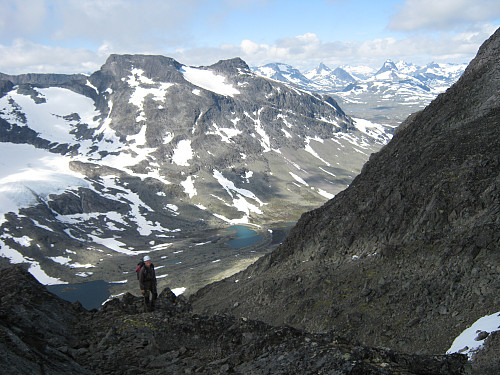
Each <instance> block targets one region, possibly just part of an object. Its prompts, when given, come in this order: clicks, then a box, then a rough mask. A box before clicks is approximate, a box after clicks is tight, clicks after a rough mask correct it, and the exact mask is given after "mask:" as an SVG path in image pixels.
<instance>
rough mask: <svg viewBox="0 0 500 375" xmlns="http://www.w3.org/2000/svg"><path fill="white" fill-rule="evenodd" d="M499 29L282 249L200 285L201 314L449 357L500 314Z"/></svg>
mask: <svg viewBox="0 0 500 375" xmlns="http://www.w3.org/2000/svg"><path fill="white" fill-rule="evenodd" d="M499 54H500V29H499V30H497V31H496V32H495V33H494V35H493V36H492V37H491V38H490V39H489V40H487V41H486V42H485V43H484V44H483V46H482V47H481V48H480V50H479V52H478V54H477V57H476V58H475V59H474V60H473V61H472V62H471V63H470V65H469V67H468V68H467V70H466V71H465V73H464V75H463V76H462V77H461V79H460V80H459V81H458V82H457V83H456V84H455V85H454V86H452V87H451V88H450V89H448V90H447V92H446V93H444V94H441V95H440V96H438V97H437V99H436V100H434V101H433V102H432V103H431V104H430V105H429V106H428V107H427V108H426V109H425V110H423V111H421V112H419V113H417V114H415V115H413V116H411V117H409V118H408V120H406V122H405V123H403V124H402V125H401V126H400V127H399V129H398V131H397V133H396V134H395V136H394V138H393V139H392V140H391V142H389V144H388V145H387V146H385V147H384V148H383V149H382V150H381V151H380V152H378V153H376V154H373V155H372V156H371V157H370V160H369V161H368V162H367V163H366V164H365V166H364V168H363V170H362V172H361V174H360V175H359V176H358V177H356V178H355V179H354V181H353V182H352V184H351V185H350V186H349V187H348V188H347V189H346V190H345V191H343V192H342V193H340V194H338V195H337V196H336V197H335V198H334V199H332V200H330V201H329V202H327V203H326V204H325V205H324V206H322V207H321V208H319V209H316V210H314V211H310V212H307V213H305V214H304V215H303V216H302V217H301V219H300V221H299V222H298V223H297V225H296V226H295V227H294V228H293V229H292V231H291V233H290V235H289V237H288V238H287V239H286V241H284V243H283V244H282V245H281V246H280V247H279V248H278V249H277V250H276V251H274V252H273V253H271V254H268V255H267V256H265V257H263V258H261V259H260V260H259V261H258V262H257V263H256V264H254V265H253V266H251V267H250V268H248V269H247V270H246V271H244V272H242V273H240V274H237V275H234V276H233V277H231V278H229V279H226V280H224V281H221V282H219V283H217V284H212V285H209V286H207V287H206V288H204V289H202V290H201V291H199V292H198V293H197V295H196V296H194V298H193V299H192V302H193V305H194V308H195V311H200V312H219V313H222V312H224V313H231V314H235V315H237V316H247V317H251V318H255V319H262V320H264V321H266V322H269V323H272V324H289V325H292V326H294V327H298V328H304V329H307V330H311V331H316V332H321V331H326V330H330V329H333V330H334V331H335V332H338V333H341V334H344V335H348V336H349V337H353V338H356V339H358V340H360V341H362V342H363V343H366V344H370V345H376V346H386V347H390V348H393V349H398V350H404V351H409V352H419V353H444V352H445V351H446V350H447V349H448V348H449V347H450V345H451V343H452V341H453V339H454V338H455V337H456V336H458V334H459V333H460V332H462V331H463V330H464V329H465V328H466V327H468V326H470V325H471V324H472V323H473V322H474V321H475V320H477V319H478V318H480V317H482V316H485V315H489V314H492V313H495V312H497V311H498V310H499V307H500V295H499V293H498V290H500V256H499V254H500V96H499V92H500V62H499V60H498V56H499Z"/></svg>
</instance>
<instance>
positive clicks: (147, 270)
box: [139, 255, 158, 311]
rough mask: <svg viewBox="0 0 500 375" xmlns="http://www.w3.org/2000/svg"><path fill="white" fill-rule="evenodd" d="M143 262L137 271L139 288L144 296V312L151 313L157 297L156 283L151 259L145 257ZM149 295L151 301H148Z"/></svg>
mask: <svg viewBox="0 0 500 375" xmlns="http://www.w3.org/2000/svg"><path fill="white" fill-rule="evenodd" d="M143 260H144V266H142V267H141V270H140V271H139V286H140V288H141V292H142V295H143V296H144V305H145V307H144V309H145V311H153V310H154V308H155V301H156V298H157V297H158V293H157V291H156V286H157V284H158V282H157V281H156V274H155V267H154V265H153V263H151V258H150V257H149V256H148V255H146V256H145V257H144V259H143ZM149 293H151V300H150V299H149Z"/></svg>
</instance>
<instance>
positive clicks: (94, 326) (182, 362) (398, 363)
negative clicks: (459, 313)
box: [0, 267, 467, 375]
mask: <svg viewBox="0 0 500 375" xmlns="http://www.w3.org/2000/svg"><path fill="white" fill-rule="evenodd" d="M0 283H1V285H2V288H1V290H0V298H1V305H0V350H1V352H0V353H1V354H0V370H1V371H2V373H3V374H23V375H24V374H30V375H38V374H40V375H41V374H68V375H70V374H71V375H79V374H82V375H91V374H186V373H200V374H226V373H230V374H254V373H259V374H332V373H335V374H339V375H344V374H345V375H348V374H352V375H355V374H371V375H378V374H380V375H383V374H387V375H388V374H394V373H402V374H408V375H462V374H465V373H466V369H467V363H466V357H465V356H463V355H454V356H416V355H406V354H399V353H395V352H392V351H388V350H383V349H373V348H368V347H362V346H359V345H358V344H357V343H351V342H348V341H346V340H343V339H341V338H339V337H336V336H334V335H332V334H322V335H320V334H309V333H306V332H303V331H299V330H296V329H293V328H290V327H271V326H269V325H266V324H264V323H262V322H257V321H251V320H247V319H237V318H234V317H228V316H212V317H204V316H199V315H194V314H192V313H191V312H190V306H189V304H188V303H187V302H186V301H185V300H183V299H180V298H177V297H175V295H174V294H173V293H172V292H171V291H170V290H169V289H165V290H163V291H162V292H161V294H160V295H159V298H158V300H157V308H156V310H155V311H154V312H148V313H143V312H142V298H139V297H134V296H132V295H131V294H127V295H125V296H124V297H123V298H122V299H121V300H118V299H114V300H112V301H110V302H108V303H106V304H105V305H104V307H102V308H101V309H100V310H99V311H97V310H93V311H87V310H84V309H83V308H82V307H81V306H80V305H79V304H78V303H75V304H70V303H69V302H66V301H62V300H60V299H59V298H57V297H56V296H54V295H52V294H50V293H48V292H47V290H46V289H45V287H43V286H42V285H40V284H39V283H37V281H36V280H35V279H34V278H33V277H32V276H31V275H30V274H29V273H27V272H26V271H24V270H23V269H22V268H20V267H11V268H9V269H3V270H0Z"/></svg>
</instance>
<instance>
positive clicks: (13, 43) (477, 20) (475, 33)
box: [0, 0, 500, 74]
mask: <svg viewBox="0 0 500 375" xmlns="http://www.w3.org/2000/svg"><path fill="white" fill-rule="evenodd" d="M0 9H1V12H0V72H2V73H6V74H21V73H29V72H31V73H35V72H42V73H92V72H94V71H96V70H98V69H99V68H100V66H102V65H103V64H104V63H105V61H106V59H107V57H108V56H109V55H110V54H112V53H133V54H136V53H145V54H159V55H164V56H169V57H173V58H174V59H176V60H177V61H179V62H180V63H182V64H185V65H190V66H202V65H203V66H205V65H211V64H214V63H216V62H217V61H219V60H221V59H229V58H233V57H241V58H242V59H243V60H245V61H246V62H247V63H248V64H249V65H250V66H260V65H264V64H267V63H271V62H280V63H285V64H290V65H292V66H294V67H296V68H298V69H300V70H301V71H307V70H308V69H312V68H314V67H316V66H317V65H318V64H319V63H324V64H326V65H327V66H329V67H331V68H335V67H337V66H341V65H368V66H371V67H373V68H378V67H380V66H381V65H382V64H383V62H384V61H385V60H387V59H392V60H394V61H399V60H405V61H407V62H412V63H415V64H418V65H425V64H427V63H429V62H432V61H435V62H449V63H468V62H469V61H470V60H471V59H472V58H473V57H474V56H475V55H476V53H477V50H478V48H479V47H480V45H481V44H482V43H483V42H484V41H485V40H486V39H488V37H490V36H491V34H493V32H494V31H495V30H496V29H497V28H498V27H499V26H500V1H498V0H378V1H373V0H308V1H304V0H0Z"/></svg>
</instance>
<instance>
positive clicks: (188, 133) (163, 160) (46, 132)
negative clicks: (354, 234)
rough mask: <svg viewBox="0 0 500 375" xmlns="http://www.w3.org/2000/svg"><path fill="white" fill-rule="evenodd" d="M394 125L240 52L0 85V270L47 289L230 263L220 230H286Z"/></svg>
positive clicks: (344, 179)
mask: <svg viewBox="0 0 500 375" xmlns="http://www.w3.org/2000/svg"><path fill="white" fill-rule="evenodd" d="M392 131H393V129H391V127H386V126H381V125H377V124H371V123H369V122H367V121H362V120H358V121H355V120H353V119H352V118H350V117H349V116H348V115H346V114H345V113H344V112H343V111H342V109H341V108H340V107H339V106H338V105H337V103H336V102H335V101H334V100H333V99H332V98H331V97H329V96H325V95H320V94H314V93H311V92H308V91H305V90H300V89H297V88H296V87H291V86H290V85H287V84H283V83H280V82H277V81H274V80H270V79H266V78H263V77H260V76H257V75H256V74H254V73H253V72H252V71H251V70H250V68H249V67H248V66H247V64H246V63H245V62H244V61H243V60H241V59H239V58H235V59H231V60H225V61H219V62H218V63H216V64H213V65H211V66H208V67H190V66H185V65H183V64H181V63H179V62H177V61H175V60H174V59H172V58H168V57H164V56H149V55H112V56H110V57H109V58H108V60H107V61H106V63H105V64H104V65H103V66H102V67H101V69H100V70H98V71H96V72H94V73H93V74H92V75H90V76H84V75H69V76H65V75H58V74H54V75H50V74H49V75H46V74H26V75H22V76H9V75H1V76H0V141H1V142H2V143H1V147H0V154H1V155H0V156H1V158H0V160H2V161H1V163H2V164H1V166H2V168H1V172H0V202H1V205H0V248H1V249H2V250H1V252H0V255H2V258H1V260H2V261H5V259H8V260H9V261H10V262H13V263H20V262H24V263H29V264H31V267H30V270H31V272H33V273H34V274H36V275H37V277H38V278H39V280H42V279H43V280H44V282H45V283H58V282H75V281H78V280H80V281H81V280H82V278H91V279H92V278H96V277H97V275H100V276H101V277H106V281H123V277H124V276H123V274H124V272H123V271H122V270H121V269H119V267H120V266H125V264H127V266H126V267H128V265H129V264H130V256H136V255H140V254H142V253H146V252H155V255H157V256H158V257H163V258H162V259H167V258H168V259H167V260H168V261H169V262H171V263H170V264H172V263H173V262H176V263H178V261H177V260H175V259H172V258H174V256H173V255H174V253H176V252H177V253H178V252H181V251H184V250H186V248H187V247H189V248H192V247H195V246H196V250H197V255H196V256H195V255H194V254H190V256H189V257H190V258H191V259H196V260H194V262H195V264H198V265H199V264H203V263H204V262H205V263H210V262H212V261H220V260H221V259H226V258H227V259H229V258H232V259H235V254H234V253H231V254H230V255H228V254H227V253H226V254H223V252H222V251H218V252H217V251H216V249H214V248H213V246H214V244H215V243H217V241H218V239H220V237H221V236H220V235H219V234H220V233H218V232H217V230H218V229H221V228H222V229H223V228H227V227H229V226H231V225H234V224H257V225H261V226H262V227H261V228H262V232H264V233H266V232H267V230H268V229H269V228H271V229H272V228H274V226H276V225H277V226H280V225H282V224H281V223H288V222H294V221H295V220H297V219H298V217H299V216H300V214H301V213H302V212H303V211H304V210H307V209H311V208H313V207H318V206H319V205H321V204H322V203H324V202H325V201H326V200H327V199H329V198H331V197H332V196H334V195H335V194H336V193H338V192H339V191H341V190H343V189H344V188H345V187H346V186H347V185H348V184H349V183H350V181H352V178H353V177H354V176H355V175H356V174H357V173H358V172H359V171H360V169H361V166H362V164H363V163H364V162H365V161H366V159H367V158H368V156H369V154H370V153H371V152H373V151H375V150H378V149H379V148H380V147H381V146H382V145H383V144H385V143H387V141H388V140H389V139H390V137H391V136H392V134H391V132H392ZM182 241H187V242H188V244H186V243H182V245H181V246H182V247H181V248H175V246H174V245H175V244H176V243H179V244H180V243H181V242H182ZM221 246H222V245H221ZM221 246H218V247H221ZM194 252H195V251H194V250H193V253H194ZM201 254H209V255H208V256H209V258H208V259H207V258H204V259H201V258H202V257H203V256H205V257H206V256H207V255H201ZM236 255H238V254H236ZM255 256H256V254H251V257H252V258H254V257H255ZM165 262H167V261H165ZM229 266H230V265H228V267H229ZM165 267H166V268H165V270H167V269H168V267H170V265H167V264H165ZM187 269H189V267H187ZM167 273H168V272H166V273H165V275H166V274H167Z"/></svg>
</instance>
